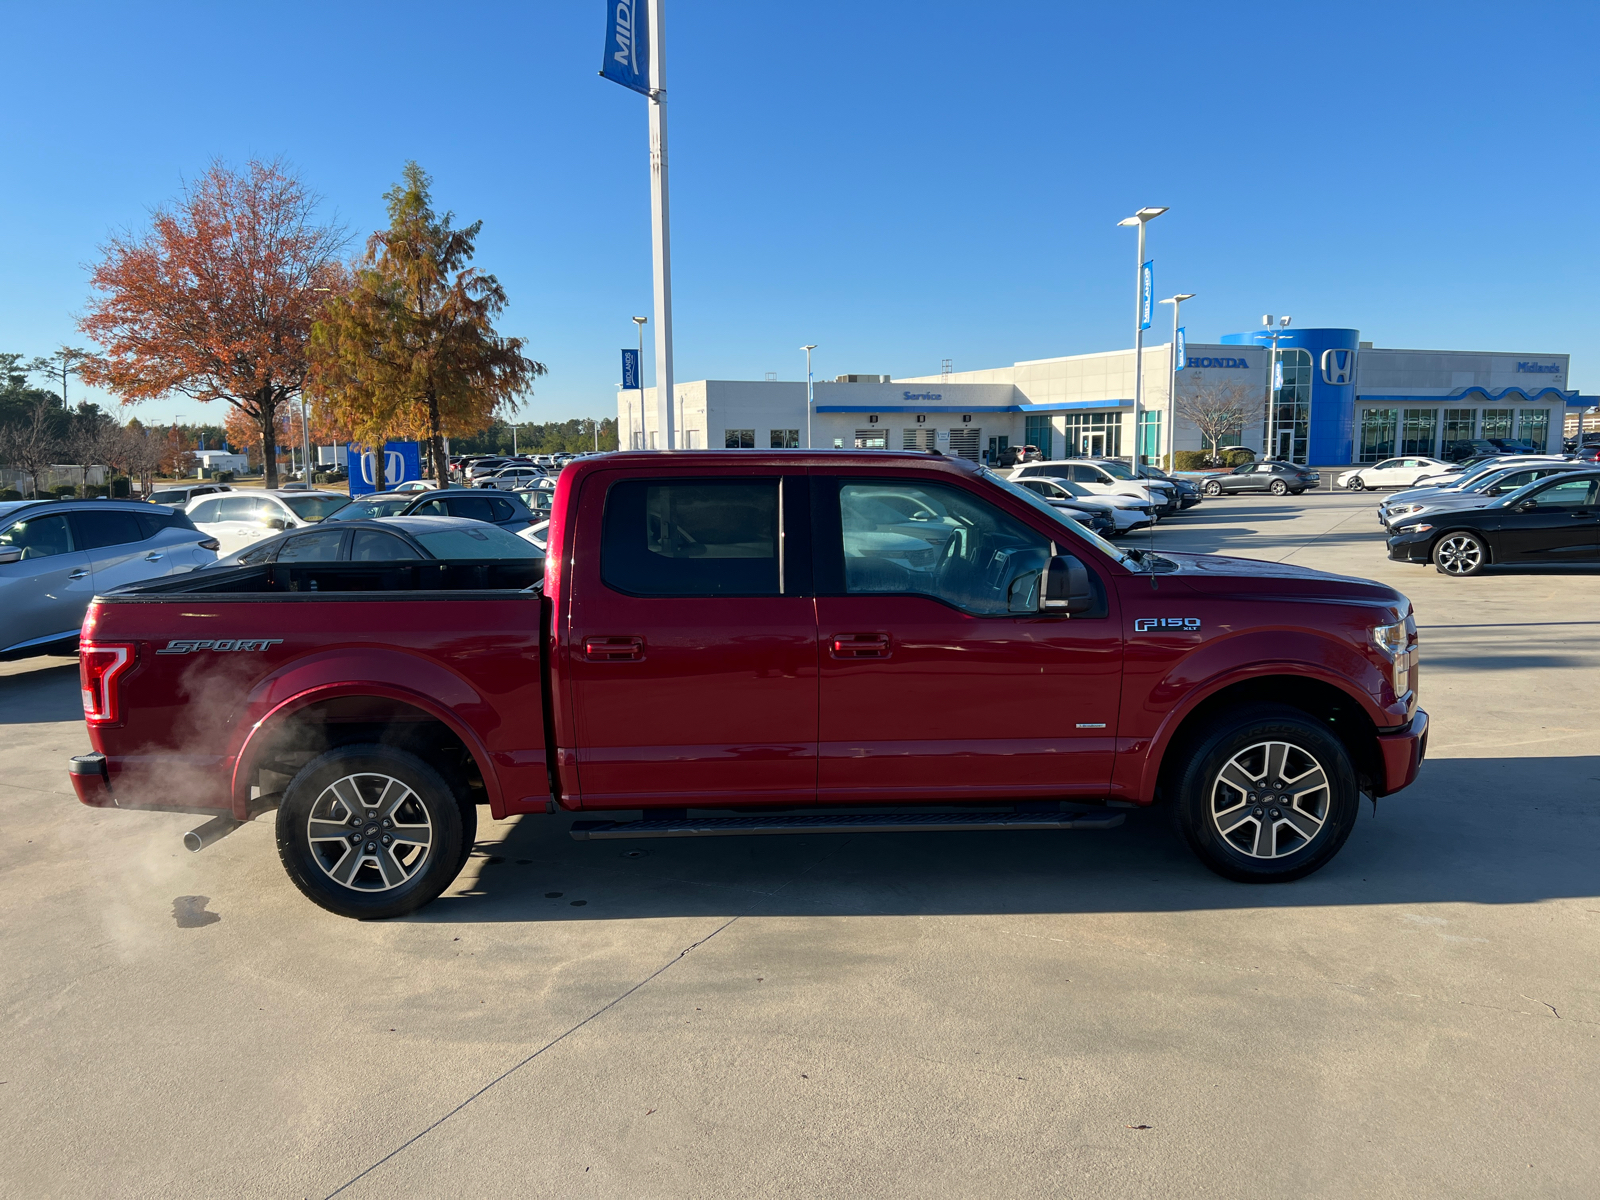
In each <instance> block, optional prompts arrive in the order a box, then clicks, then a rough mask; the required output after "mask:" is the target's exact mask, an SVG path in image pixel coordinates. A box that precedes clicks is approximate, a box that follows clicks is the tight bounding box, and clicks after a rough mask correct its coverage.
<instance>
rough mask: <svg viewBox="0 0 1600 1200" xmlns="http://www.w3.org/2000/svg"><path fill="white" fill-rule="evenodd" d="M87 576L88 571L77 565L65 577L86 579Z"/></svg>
mask: <svg viewBox="0 0 1600 1200" xmlns="http://www.w3.org/2000/svg"><path fill="white" fill-rule="evenodd" d="M88 576H89V572H87V571H85V570H84V569H83V568H82V567H79V568H78V569H77V570H76V571H74V572H73V573H72V574H71V575H68V576H67V578H68V579H86V578H88Z"/></svg>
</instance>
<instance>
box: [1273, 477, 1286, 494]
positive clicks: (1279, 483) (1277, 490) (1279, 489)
mask: <svg viewBox="0 0 1600 1200" xmlns="http://www.w3.org/2000/svg"><path fill="white" fill-rule="evenodd" d="M1270 491H1271V492H1272V494H1273V495H1274V496H1284V495H1287V494H1288V492H1289V485H1288V484H1287V483H1285V482H1284V481H1283V480H1281V479H1274V480H1273V481H1272V487H1271V488H1270Z"/></svg>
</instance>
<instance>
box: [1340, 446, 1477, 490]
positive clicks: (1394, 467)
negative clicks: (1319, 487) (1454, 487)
mask: <svg viewBox="0 0 1600 1200" xmlns="http://www.w3.org/2000/svg"><path fill="white" fill-rule="evenodd" d="M1449 469H1450V464H1449V463H1447V462H1442V461H1441V460H1439V459H1437V458H1422V457H1420V456H1416V455H1413V456H1411V457H1408V458H1386V459H1384V460H1383V461H1382V462H1377V463H1373V464H1372V465H1371V466H1368V467H1357V468H1356V469H1355V470H1353V471H1346V472H1345V473H1344V474H1342V475H1340V476H1339V477H1338V478H1337V479H1335V480H1334V482H1335V483H1336V484H1337V485H1338V486H1339V487H1342V488H1348V489H1349V490H1350V491H1352V492H1362V491H1366V490H1367V489H1368V488H1388V487H1412V486H1414V485H1415V484H1416V482H1417V480H1418V479H1420V478H1422V477H1423V476H1424V475H1436V474H1438V473H1439V472H1440V471H1448V470H1449Z"/></svg>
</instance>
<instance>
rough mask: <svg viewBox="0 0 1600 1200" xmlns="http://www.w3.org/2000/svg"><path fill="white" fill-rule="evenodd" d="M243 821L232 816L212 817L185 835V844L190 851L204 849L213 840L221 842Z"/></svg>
mask: <svg viewBox="0 0 1600 1200" xmlns="http://www.w3.org/2000/svg"><path fill="white" fill-rule="evenodd" d="M242 824H244V822H242V821H235V820H234V819H233V818H232V817H212V818H211V820H209V821H207V822H206V823H205V824H204V825H200V826H197V827H196V828H194V829H191V830H189V832H188V833H186V834H184V835H183V844H184V845H185V846H186V847H188V849H189V852H190V853H195V852H197V851H200V850H204V849H205V848H206V847H207V846H209V845H211V843H212V842H220V841H221V840H222V839H223V838H225V837H227V836H228V835H229V834H230V833H232V832H233V831H234V830H235V829H237V828H239V826H240V825H242Z"/></svg>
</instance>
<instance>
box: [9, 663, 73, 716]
mask: <svg viewBox="0 0 1600 1200" xmlns="http://www.w3.org/2000/svg"><path fill="white" fill-rule="evenodd" d="M26 661H27V662H29V663H33V662H35V661H36V662H38V663H39V665H38V666H36V667H34V669H33V670H31V671H19V672H17V673H15V674H7V675H0V725H43V724H48V723H49V722H51V721H82V720H83V697H82V696H81V694H80V693H79V690H78V660H77V659H76V658H73V659H68V660H66V661H65V662H63V661H62V660H61V659H59V658H41V659H37V660H34V659H29V660H26Z"/></svg>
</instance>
